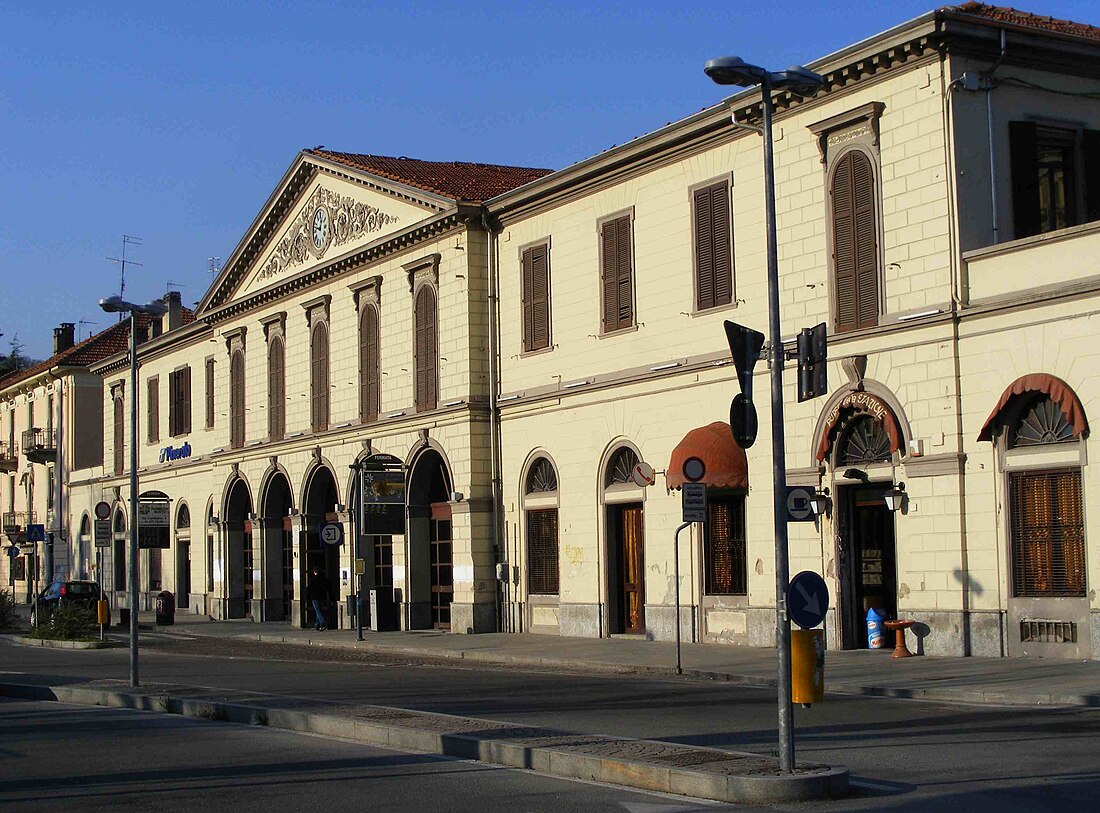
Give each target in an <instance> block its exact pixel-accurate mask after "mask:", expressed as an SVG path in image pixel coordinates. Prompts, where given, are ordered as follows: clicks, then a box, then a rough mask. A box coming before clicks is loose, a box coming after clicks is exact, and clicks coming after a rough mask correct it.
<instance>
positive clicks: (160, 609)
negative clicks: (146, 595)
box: [157, 590, 176, 627]
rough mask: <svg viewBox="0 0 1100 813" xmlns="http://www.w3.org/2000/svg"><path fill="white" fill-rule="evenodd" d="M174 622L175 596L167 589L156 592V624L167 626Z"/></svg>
mask: <svg viewBox="0 0 1100 813" xmlns="http://www.w3.org/2000/svg"><path fill="white" fill-rule="evenodd" d="M175 623H176V597H175V596H173V595H172V594H171V593H169V592H168V591H167V590H161V591H160V592H159V593H157V626H158V627H169V626H171V625H172V624H175Z"/></svg>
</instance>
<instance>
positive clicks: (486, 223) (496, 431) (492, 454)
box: [481, 207, 515, 632]
mask: <svg viewBox="0 0 1100 813" xmlns="http://www.w3.org/2000/svg"><path fill="white" fill-rule="evenodd" d="M481 225H482V227H484V229H485V236H486V245H485V248H486V251H487V253H488V255H489V256H488V260H489V298H488V303H487V304H488V306H489V433H490V437H489V460H490V462H489V465H490V469H491V471H492V486H491V488H492V500H493V553H494V555H495V557H496V561H497V563H498V564H501V565H503V566H504V577H505V578H504V579H503V580H501V579H499V578H498V579H497V592H498V601H497V630H498V631H499V632H515V630H514V629H513V628H512V625H511V624H510V623H508V621H507V619H509V618H510V615H509V612H508V610H509V608H510V605H511V596H510V594H508V593H507V592H506V591H509V590H510V588H511V570H512V568H511V566H510V563H509V561H508V559H509V557H508V551H507V550H506V549H505V548H504V547H502V545H501V539H502V537H503V534H502V533H501V523H502V522H503V521H504V516H503V505H502V504H501V501H502V500H503V498H504V488H503V473H502V471H501V460H500V458H501V429H500V410H499V407H498V404H497V377H498V375H499V359H498V354H499V352H500V350H499V345H500V342H499V337H498V336H497V331H498V329H499V326H500V320H499V318H498V313H497V308H498V305H499V302H500V297H499V294H498V288H499V284H500V281H499V279H498V273H499V269H498V263H497V240H496V234H497V232H496V231H495V230H494V229H493V224H492V221H491V220H490V217H489V212H488V210H487V209H485V208H484V207H482V210H481ZM502 581H503V584H502V583H501V582H502ZM506 596H507V597H506Z"/></svg>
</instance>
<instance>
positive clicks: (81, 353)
mask: <svg viewBox="0 0 1100 813" xmlns="http://www.w3.org/2000/svg"><path fill="white" fill-rule="evenodd" d="M194 321H195V313H194V311H192V310H191V309H190V308H184V309H183V319H182V323H183V324H185V325H189V324H191V323H192V322H194ZM149 322H150V318H149V317H148V316H142V315H139V316H138V333H139V335H140V333H141V330H145V331H148V329H149ZM129 349H130V320H129V319H123V320H122V321H121V322H117V323H115V324H113V325H111V326H110V327H109V328H107V329H106V330H101V331H100V332H99V333H96V334H95V335H94V336H89V337H88V338H87V339H85V340H84V341H82V342H78V343H77V344H74V345H73V346H72V347H70V348H69V349H68V350H62V351H61V352H60V353H54V355H52V356H50V357H49V358H48V359H45V360H43V361H39V362H37V363H35V364H32V365H31V366H30V367H27V368H26V369H23V370H17V371H16V372H14V373H9V374H8V375H6V376H4V377H3V378H0V390H4V389H7V388H8V387H10V386H12V385H13V384H18V383H19V382H20V381H24V380H26V379H29V378H34V377H35V376H36V375H40V374H41V373H44V372H46V371H47V370H50V369H52V368H54V367H90V366H92V365H93V364H98V363H99V362H101V361H103V359H105V358H110V357H111V356H113V355H115V354H116V353H125V352H126V351H127V350H129Z"/></svg>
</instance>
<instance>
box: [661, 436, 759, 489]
mask: <svg viewBox="0 0 1100 813" xmlns="http://www.w3.org/2000/svg"><path fill="white" fill-rule="evenodd" d="M689 457H698V458H699V459H700V460H702V461H703V464H704V465H705V466H706V467H707V471H706V474H705V475H704V476H703V479H702V480H700V481H699V482H701V483H704V484H706V485H707V486H710V487H711V488H748V487H749V461H748V459H747V458H746V457H745V450H744V449H742V448H741V447H740V446H738V445H737V441H735V440H734V439H733V430H731V429H730V425H729V424H728V423H723V422H722V421H715V422H714V423H712V424H708V425H706V426H700V427H699V428H698V429H692V430H691V431H690V432H688V433H687V434H686V435H684V439H683V440H681V441H680V442H679V443H678V444H676V448H675V449H673V450H672V457H671V459H670V460H669V461H668V469H667V470H666V471H665V484H666V485H667V486H668V488H670V489H672V488H680V487H681V486H682V485H683V484H684V483H686V482H688V481H687V480H686V479H685V478H684V461H685V460H687V459H688V458H689Z"/></svg>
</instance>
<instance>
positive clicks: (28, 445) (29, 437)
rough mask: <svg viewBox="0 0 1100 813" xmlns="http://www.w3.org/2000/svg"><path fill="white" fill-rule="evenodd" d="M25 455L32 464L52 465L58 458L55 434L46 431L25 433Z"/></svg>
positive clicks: (39, 430)
mask: <svg viewBox="0 0 1100 813" xmlns="http://www.w3.org/2000/svg"><path fill="white" fill-rule="evenodd" d="M23 454H25V455H26V456H27V460H29V461H31V462H32V463H50V462H52V461H53V460H54V458H56V457H57V445H56V444H55V442H54V439H53V432H47V431H46V430H45V429H28V430H27V431H26V432H24V433H23Z"/></svg>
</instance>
